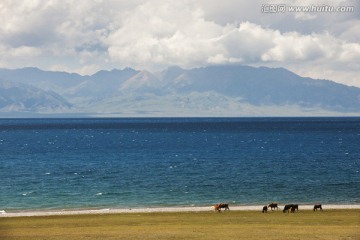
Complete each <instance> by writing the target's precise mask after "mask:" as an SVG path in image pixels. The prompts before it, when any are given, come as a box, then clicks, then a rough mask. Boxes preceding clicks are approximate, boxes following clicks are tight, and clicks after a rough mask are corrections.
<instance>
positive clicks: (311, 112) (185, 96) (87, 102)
mask: <svg viewBox="0 0 360 240" xmlns="http://www.w3.org/2000/svg"><path fill="white" fill-rule="evenodd" d="M79 114H80V115H81V116H89V117H90V116H104V117H107V116H113V117H122V116H123V117H125V116H137V117H157V116H166V117H170V116H174V117H180V116H181V117H191V116H213V117H222V116H231V117H241V116H346V115H354V116H359V115H360V88H357V87H351V86H347V85H343V84H339V83H335V82H333V81H330V80H321V79H312V78H307V77H301V76H299V75H297V74H295V73H293V72H291V71H289V70H287V69H284V68H268V67H250V66H242V65H219V66H207V67H201V68H192V69H182V68H180V67H177V66H173V67H169V68H167V69H165V70H163V71H160V72H154V73H152V72H149V71H147V70H143V71H139V70H135V69H132V68H125V69H122V70H118V69H114V70H111V71H105V70H102V71H99V72H97V73H95V74H93V75H91V76H88V75H87V76H82V75H79V74H75V73H67V72H54V71H43V70H40V69H38V68H22V69H0V117H13V116H16V117H18V116H20V117H21V116H30V117H33V116H35V117H36V116H43V115H45V116H76V115H79Z"/></svg>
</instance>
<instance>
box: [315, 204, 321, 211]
mask: <svg viewBox="0 0 360 240" xmlns="http://www.w3.org/2000/svg"><path fill="white" fill-rule="evenodd" d="M318 209H320V210H321V211H322V207H321V204H315V205H314V211H317V210H318Z"/></svg>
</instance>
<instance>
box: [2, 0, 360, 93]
mask: <svg viewBox="0 0 360 240" xmlns="http://www.w3.org/2000/svg"><path fill="white" fill-rule="evenodd" d="M272 2H273V1H271V0H264V1H263V2H257V1H253V2H250V1H245V0H225V1H222V2H221V4H219V2H215V1H214V2H213V1H205V0H200V1H199V0H198V1H196V0H183V1H169V0H161V1H160V0H152V1H150V0H136V1H116V0H106V1H102V0H97V1H87V0H48V1H45V0H29V1H22V0H3V1H1V2H0V21H1V22H2V24H1V25H0V53H1V57H0V67H23V66H24V65H28V64H35V65H36V67H40V68H44V69H51V68H53V69H54V68H56V66H57V67H59V66H61V69H64V70H67V71H72V72H74V71H77V72H79V73H86V74H88V73H91V72H93V71H95V70H98V69H109V68H113V67H118V68H122V67H126V66H130V67H135V68H141V69H144V68H146V69H149V70H154V69H156V70H159V69H162V68H165V67H167V66H169V65H179V66H181V67H196V66H203V65H208V64H228V63H242V64H250V65H267V66H277V67H289V68H290V69H292V70H294V71H296V72H297V73H306V75H308V74H310V75H309V76H314V77H319V76H320V78H329V79H334V78H336V79H334V80H337V81H340V82H346V81H347V80H344V79H343V78H342V76H344V75H345V74H344V73H346V79H349V80H348V81H349V82H348V83H349V84H352V85H354V84H355V85H358V86H360V82H359V83H357V82H356V79H357V76H359V74H360V70H357V69H356V67H354V62H357V61H359V59H360V43H359V33H360V20H359V17H358V16H357V15H356V13H349V14H346V13H297V14H295V13H284V14H280V13H279V14H266V13H262V12H261V6H262V4H267V3H272ZM276 3H279V4H280V3H284V4H287V5H295V6H296V5H302V6H303V5H312V4H316V5H321V4H332V5H334V6H338V5H354V6H355V7H356V11H357V13H358V8H357V7H360V4H359V3H358V2H356V1H353V0H349V1H340V0H336V1H335V0H334V1H332V2H331V3H329V1H312V0H279V1H276ZM315 64H316V65H315ZM302 69H306V72H305V71H304V70H302ZM350 79H351V80H350Z"/></svg>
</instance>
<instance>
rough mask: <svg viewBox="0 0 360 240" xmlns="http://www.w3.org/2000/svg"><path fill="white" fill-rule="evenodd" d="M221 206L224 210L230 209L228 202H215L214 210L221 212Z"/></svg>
mask: <svg viewBox="0 0 360 240" xmlns="http://www.w3.org/2000/svg"><path fill="white" fill-rule="evenodd" d="M222 208H223V209H224V211H226V210H230V209H229V204H228V203H219V204H215V205H214V209H215V211H218V212H221V209H222Z"/></svg>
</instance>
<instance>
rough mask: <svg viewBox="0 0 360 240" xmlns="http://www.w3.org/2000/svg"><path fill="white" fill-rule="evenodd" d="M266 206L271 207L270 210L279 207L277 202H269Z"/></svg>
mask: <svg viewBox="0 0 360 240" xmlns="http://www.w3.org/2000/svg"><path fill="white" fill-rule="evenodd" d="M268 207H269V208H271V210H273V209H275V208H276V209H279V207H278V204H277V203H276V202H273V203H270V204H269V206H268Z"/></svg>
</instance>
